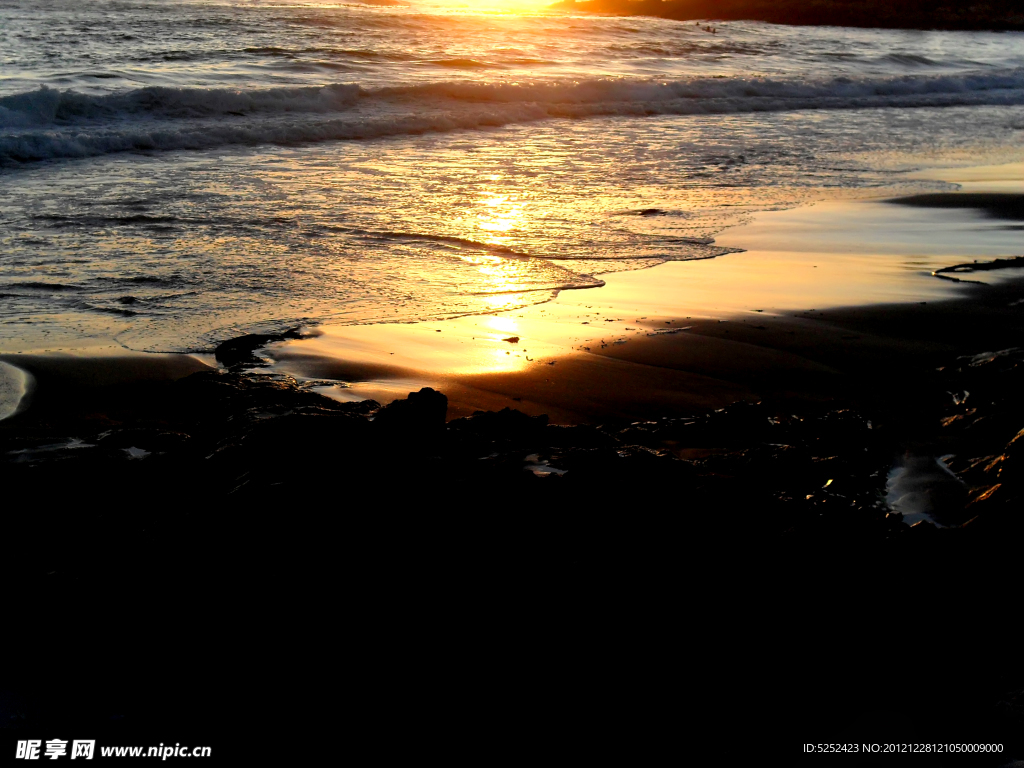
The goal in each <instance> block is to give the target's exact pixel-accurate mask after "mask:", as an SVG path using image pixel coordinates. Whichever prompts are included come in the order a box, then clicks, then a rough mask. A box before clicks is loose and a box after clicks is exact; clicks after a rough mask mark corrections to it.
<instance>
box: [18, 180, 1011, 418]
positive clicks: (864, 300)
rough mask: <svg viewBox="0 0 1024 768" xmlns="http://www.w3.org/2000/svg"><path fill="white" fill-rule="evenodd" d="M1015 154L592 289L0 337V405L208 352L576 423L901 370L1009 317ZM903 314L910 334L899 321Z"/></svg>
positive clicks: (384, 394) (333, 388) (795, 212)
mask: <svg viewBox="0 0 1024 768" xmlns="http://www.w3.org/2000/svg"><path fill="white" fill-rule="evenodd" d="M1022 172H1024V164H1021V163H1014V164H1009V165H1007V166H991V167H982V168H967V169H949V170H947V171H938V172H931V174H930V175H928V174H919V175H921V176H923V177H924V178H938V176H939V175H942V176H943V177H950V176H951V177H953V178H954V179H957V181H958V183H960V185H961V188H962V189H963V191H960V192H951V193H941V194H929V195H916V196H912V197H909V198H895V199H876V200H855V201H832V202H826V203H818V204H816V205H810V206H804V207H798V208H794V209H788V210H783V211H778V212H766V213H761V214H757V215H755V217H754V219H753V220H752V221H751V222H749V223H747V224H744V225H741V226H739V227H737V228H733V229H728V230H726V231H725V232H724V233H722V234H721V235H720V236H719V239H718V241H717V242H718V244H719V245H723V246H725V247H728V248H734V249H736V250H737V252H735V253H730V254H728V255H726V256H722V257H719V258H716V259H707V260H696V261H681V262H667V263H664V264H661V265H659V266H656V267H652V268H649V269H644V270H638V271H635V272H617V273H610V274H606V275H604V276H603V277H604V280H605V285H604V286H602V287H600V288H595V289H594V290H592V291H591V290H587V291H563V292H561V293H560V294H559V295H558V296H556V297H555V298H554V299H553V300H551V301H549V302H545V303H543V304H538V305H533V306H529V307H526V308H523V309H519V310H511V311H504V312H500V313H496V314H492V315H468V316H463V317H459V318H455V319H450V320H441V321H421V322H418V323H408V324H406V323H400V324H373V325H344V326H338V325H331V324H326V325H321V326H315V327H313V328H312V329H310V330H308V331H307V330H304V329H292V330H290V331H287V332H285V333H282V334H264V335H258V334H256V335H248V336H243V337H238V338H235V339H230V340H228V341H225V342H223V343H222V344H221V345H220V346H219V347H218V348H217V350H216V352H215V354H204V355H192V354H184V353H183V354H174V353H161V354H158V353H131V352H122V351H120V350H116V349H113V348H102V349H98V351H99V352H100V353H101V354H96V353H95V352H94V353H93V354H89V350H88V349H82V350H80V351H79V352H78V353H75V352H74V351H69V353H44V354H32V353H15V354H0V361H3V362H4V363H6V364H7V365H9V366H14V367H15V368H16V369H18V370H22V371H25V372H27V374H28V375H29V376H31V377H34V378H36V379H40V378H41V380H40V382H39V384H38V386H34V387H33V393H34V394H28V393H26V395H25V397H24V398H23V400H22V402H21V403H20V404H19V405H17V406H14V405H13V404H12V403H11V402H7V401H9V400H10V393H11V392H13V391H14V389H15V388H14V387H13V385H12V386H11V387H5V388H4V391H3V393H0V394H7V395H8V397H7V401H5V403H4V404H0V405H3V406H4V408H5V410H6V411H7V412H9V413H10V412H12V411H13V410H14V408H15V407H16V408H17V409H18V410H19V412H21V411H24V410H25V408H26V407H28V406H30V405H31V403H32V402H34V399H33V398H38V401H39V402H40V403H51V404H53V407H57V409H58V411H60V412H62V413H65V414H67V413H70V412H71V411H74V410H75V408H74V407H71V408H70V410H69V407H68V406H69V402H70V401H78V402H79V403H80V404H81V406H80V407H79V410H83V409H84V410H88V407H87V405H86V403H87V402H88V401H89V400H91V399H94V398H96V397H98V396H101V395H100V394H99V393H101V392H102V391H103V389H104V387H105V386H107V385H111V386H114V385H116V386H115V389H119V390H125V391H127V390H128V389H130V388H131V384H132V382H133V380H136V381H137V383H138V384H139V385H140V386H143V387H144V386H145V385H146V384H147V383H148V382H154V381H156V382H159V381H168V380H173V379H174V378H178V377H180V376H183V375H187V374H189V373H193V372H196V371H199V370H204V369H208V368H210V367H219V368H221V369H229V370H246V369H249V370H252V371H254V372H258V373H260V372H261V373H267V374H271V375H278V376H285V377H293V378H295V379H296V380H297V381H298V382H299V383H300V384H301V385H302V386H304V387H307V388H311V389H313V390H314V391H317V392H319V393H320V394H324V395H326V396H328V397H331V398H333V399H335V400H338V401H340V402H357V401H360V400H365V399H373V400H378V401H380V402H382V403H385V404H386V403H387V402H390V401H392V400H395V399H398V398H401V397H404V396H405V395H406V394H407V393H408V392H410V391H415V390H418V389H420V388H422V387H424V386H429V387H432V388H435V389H439V390H442V391H444V392H446V394H447V395H448V396H449V400H450V408H449V417H450V418H453V419H454V418H459V417H462V416H468V415H470V414H472V413H473V412H474V411H477V410H500V409H501V408H504V407H513V408H516V409H518V410H521V411H523V412H525V413H528V414H531V415H540V414H541V413H544V414H547V415H548V416H549V417H550V418H551V419H552V420H553V422H555V423H564V424H572V423H585V422H594V421H601V420H602V419H605V418H633V419H637V418H650V417H656V416H662V415H668V416H678V415H686V414H695V413H698V412H703V411H707V410H713V409H715V408H720V407H723V406H725V405H728V404H730V403H732V402H737V401H751V402H753V401H757V400H759V399H762V398H765V397H767V398H769V399H779V400H786V399H790V400H793V401H795V402H800V401H808V402H813V401H815V400H822V399H826V400H827V399H830V398H836V397H840V398H842V397H849V396H850V394H849V393H850V391H851V389H854V388H853V387H851V386H850V385H849V381H850V380H851V379H850V375H851V374H850V372H849V371H848V370H846V371H844V363H849V362H850V361H853V360H856V361H858V362H857V365H858V366H861V367H863V366H868V367H872V366H873V367H878V365H879V364H882V365H887V366H890V367H891V368H892V370H893V371H898V370H902V369H904V368H906V367H907V366H908V364H910V363H911V361H913V365H917V366H921V365H925V364H928V361H932V362H933V361H934V359H936V356H938V355H941V354H943V353H946V354H948V353H951V352H953V351H954V350H959V351H960V352H962V353H964V354H967V353H972V354H973V353H976V352H980V351H985V350H981V349H974V348H973V346H972V345H980V346H985V345H987V344H988V345H991V344H993V343H995V338H996V337H999V338H1004V339H1009V338H1011V337H1013V334H1014V333H1016V332H1017V328H1018V325H1017V323H1018V314H1019V313H1018V312H1016V311H1015V310H1014V309H1013V306H1015V305H1014V304H1013V302H1014V301H1017V300H1018V299H1020V296H1018V295H1017V294H1018V293H1020V294H1021V295H1022V296H1024V292H1022V291H1021V289H1020V288H1019V287H1018V285H1019V284H1024V264H1021V263H1019V262H1018V261H1017V260H1016V258H1017V254H1016V253H1015V251H1014V246H1016V245H1017V242H1016V240H1015V237H1016V230H1017V229H1018V227H1017V225H1015V224H1013V222H1015V221H1018V220H1022V219H1024V194H1021V192H1020V191H1019V190H1020V188H1021V182H1020V178H1021V173H1022ZM1007 222H1009V223H1007ZM978 230H982V231H983V232H984V235H983V237H982V238H980V244H979V238H978V237H977V232H978ZM851 243H852V245H851ZM918 253H928V254H929V255H927V256H918V255H917V254H918ZM970 256H976V257H979V258H977V259H974V262H971V261H967V259H968V258H969V257H970ZM1006 257H1009V258H1006ZM974 263H978V266H977V267H974ZM990 267H998V268H999V269H990ZM968 269H969V270H971V271H970V272H969V273H966V272H965V271H964V270H968ZM954 275H955V276H954ZM974 283H985V284H984V285H975V284H974ZM1000 302H1001V303H1002V304H1005V305H1006V307H1003V308H1002V309H1001V308H1000V307H999V306H997V305H999V304H1000ZM830 307H831V308H830ZM924 307H927V309H922V308H924ZM1002 310H1005V311H1002ZM684 313H685V314H684ZM969 315H970V316H972V317H973V318H974V320H973V321H972V322H977V323H980V324H983V325H984V326H985V327H987V328H989V329H992V330H990V331H989V336H990V337H991V338H989V339H985V338H978V339H970V338H968V337H967V336H964V335H963V334H959V332H958V326H957V323H956V321H955V320H954V318H956V317H962V318H966V317H967V316H969ZM903 324H909V325H912V326H913V327H914V330H913V334H912V335H911V336H907V335H906V334H903V335H901V333H900V332H898V331H894V329H896V328H898V327H899V326H900V325H903ZM929 324H931V325H932V326H933V327H932V328H931V329H929V328H928V326H929ZM939 329H941V330H939ZM1007 329H1012V330H1009V331H1008V330H1007ZM997 346H998V344H997ZM857 378H858V377H857V376H853V380H856V379H857ZM37 390H38V391H37ZM76 391H77V394H76ZM133 397H135V396H134V395H132V396H130V397H129V399H132V398H133ZM142 397H145V396H144V395H143V396H142ZM61 400H63V402H60V401H61ZM58 402H60V405H57V403H58ZM48 407H49V406H48ZM0 423H2V422H0Z"/></svg>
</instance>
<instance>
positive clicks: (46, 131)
mask: <svg viewBox="0 0 1024 768" xmlns="http://www.w3.org/2000/svg"><path fill="white" fill-rule="evenodd" d="M1020 104H1024V69H1019V68H1018V69H1012V70H1004V71H1002V72H999V73H993V72H986V73H973V74H959V75H941V76H939V75H936V76H902V77H882V78H851V77H836V78H831V79H822V80H806V79H790V80H786V79H770V78H745V77H713V78H688V79H682V80H674V81H661V80H638V79H592V80H582V81H574V82H564V81H551V82H539V83H526V84H517V83H493V84H488V83H472V82H435V83H428V84H423V85H412V86H394V87H384V88H375V89H367V88H363V87H361V86H360V85H358V84H352V83H334V84H330V85H325V86H306V87H289V88H265V89H251V90H231V89H202V88H166V87H147V88H139V89H135V90H130V91H125V92H120V93H113V94H106V95H98V96H96V95H87V94H82V93H79V92H76V91H73V90H66V91H62V90H56V89H50V88H40V89H38V90H35V91H29V92H26V93H20V94H15V95H13V96H6V97H3V98H0V165H11V164H14V163H21V162H27V161H34V160H45V159H51V158H65V157H67V158H70V157H86V156H94V155H102V154H108V153H112V152H123V151H132V150H147V151H161V150H182V149H193V150H197V149H209V148H213V147H218V146H224V145H231V144H242V145H255V144H268V143H269V144H301V143H306V142H316V141H338V140H353V139H373V138H380V137H386V136H395V135H414V134H421V133H427V132H449V131H454V130H462V129H477V128H485V127H497V126H504V125H511V124H516V123H526V122H532V121H537V120H546V119H553V118H555V119H557V118H587V117H601V116H626V117H641V116H645V115H701V114H731V113H744V112H779V111H788V110H842V109H863V108H913V107H946V106H964V105H1020Z"/></svg>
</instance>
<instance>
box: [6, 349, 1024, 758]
mask: <svg viewBox="0 0 1024 768" xmlns="http://www.w3.org/2000/svg"><path fill="white" fill-rule="evenodd" d="M1022 384H1024V364H1022V355H1021V353H1020V352H1019V351H1013V350H1010V351H1002V352H999V353H987V354H983V355H979V356H976V357H971V358H963V359H959V360H957V361H953V362H952V364H951V365H949V366H947V367H946V368H945V369H944V370H942V371H940V372H939V386H938V388H936V389H934V391H932V390H929V391H922V393H921V402H920V405H919V407H918V408H911V409H907V408H906V407H905V406H901V408H900V409H899V410H891V411H886V410H885V409H884V408H880V409H878V411H877V412H872V413H862V412H857V411H854V410H851V409H848V408H839V407H835V406H834V405H822V406H819V407H816V408H812V407H807V408H805V409H804V410H803V412H801V413H797V414H794V413H789V412H780V411H779V410H778V409H776V408H773V407H772V406H771V405H769V404H764V403H761V404H737V405H735V406H732V407H730V408H726V409H723V410H721V411H716V412H714V413H707V414H695V415H694V416H692V417H690V418H679V419H662V420H658V421H652V422H643V423H634V424H604V425H600V426H572V427H564V426H555V425H551V424H548V423H547V419H546V418H545V417H529V416H526V415H525V414H522V413H520V412H518V411H514V410H508V409H506V410H504V411H501V412H497V413H493V412H492V413H477V414H475V415H474V416H472V417H470V418H465V419H458V420H455V421H452V422H448V423H447V424H446V422H445V412H446V407H447V400H446V398H445V397H444V395H443V394H441V393H438V392H434V391H433V390H430V389H424V390H421V391H420V392H418V393H412V394H410V396H409V398H408V399H406V400H401V401H397V402H395V403H392V404H391V405H388V406H386V407H381V406H380V405H379V404H378V403H375V402H372V401H367V402H358V403H339V402H336V401H333V400H330V399H327V398H324V397H321V396H319V395H317V394H315V393H313V392H310V391H307V390H305V389H303V388H302V387H300V386H299V385H297V384H296V383H295V382H294V381H291V380H288V379H281V378H273V377H267V376H255V375H251V374H244V373H198V374H194V375H192V376H189V377H187V378H184V379H181V380H179V381H177V382H174V383H173V384H167V385H166V386H165V387H164V388H163V389H162V390H160V393H159V397H155V398H152V399H151V401H150V402H149V403H148V404H147V405H146V406H145V407H140V408H139V409H138V410H137V412H135V413H134V415H133V416H132V417H131V418H126V417H125V416H124V414H120V415H119V416H118V418H116V419H112V418H110V417H104V416H103V415H102V414H91V415H90V416H89V417H88V418H82V419H79V420H77V421H74V422H67V421H64V422H59V423H54V422H52V421H47V420H46V419H44V418H39V417H33V414H32V411H31V409H30V410H29V411H28V412H26V413H24V414H22V415H20V416H17V417H15V418H14V419H12V420H9V421H8V422H4V423H3V425H2V427H0V472H2V482H3V488H4V489H5V505H4V511H3V514H4V526H5V542H6V544H5V558H4V561H3V575H4V585H5V593H6V595H7V596H8V605H9V612H10V615H11V617H12V619H15V618H16V619H17V623H16V624H15V625H13V628H12V630H11V631H10V632H9V635H10V636H11V639H12V643H13V645H12V650H11V651H10V654H9V658H11V659H16V660H18V661H17V667H16V669H18V670H20V671H18V672H16V673H15V674H14V675H13V677H12V682H11V683H9V686H8V689H7V694H5V695H6V696H7V699H6V701H7V702H8V703H7V704H5V705H4V706H5V707H6V709H4V712H3V714H4V716H5V717H6V718H7V719H6V721H5V722H6V723H7V724H8V726H10V727H12V728H16V729H17V728H21V729H22V730H24V729H25V728H28V729H31V728H33V727H41V724H47V727H50V725H51V724H53V725H54V727H57V726H58V725H60V724H61V723H69V724H78V725H79V726H81V725H82V724H83V723H84V724H85V725H86V726H89V727H93V728H96V729H102V730H104V732H107V731H111V732H113V733H119V732H126V730H125V729H128V730H131V729H136V730H138V729H142V730H146V731H147V732H153V731H154V729H155V730H160V729H161V728H166V725H167V724H168V723H173V724H175V728H178V729H185V730H189V729H191V730H190V732H192V731H196V730H198V731H199V732H201V733H206V734H211V733H212V734H214V735H216V734H218V733H219V734H224V733H226V732H228V731H231V732H235V731H238V732H249V731H251V730H252V729H253V728H254V727H255V724H257V723H260V722H271V723H274V724H276V726H275V727H279V728H281V729H284V730H286V731H287V730H288V729H293V728H305V727H309V728H312V727H314V725H315V724H316V723H319V722H320V720H321V719H322V718H329V717H330V716H333V715H332V713H334V712H335V711H336V708H337V707H341V706H344V707H345V708H346V709H349V708H355V709H356V710H358V715H353V717H354V720H353V722H357V721H358V722H360V723H362V724H363V727H366V728H370V729H373V728H378V727H383V724H385V723H398V722H401V723H404V724H408V723H418V724H419V725H424V727H425V724H426V723H428V722H433V717H434V716H435V715H439V716H440V715H444V716H445V717H452V718H468V720H465V722H470V721H472V722H473V723H475V725H474V727H476V728H484V729H486V728H489V727H497V725H499V724H500V722H506V723H507V722H511V721H510V720H509V718H513V720H515V722H519V720H516V718H524V717H525V718H526V720H529V721H531V722H534V726H533V727H535V728H537V729H541V730H543V728H544V727H547V726H545V725H543V722H547V719H548V718H552V717H558V716H560V717H562V718H563V722H564V723H566V724H570V723H571V724H575V725H579V724H580V723H587V722H589V723H598V722H601V721H602V719H603V718H607V717H612V718H613V719H617V721H618V722H619V723H620V725H623V727H624V724H625V723H627V722H628V721H630V720H631V719H632V718H633V717H634V716H635V717H638V718H640V717H641V714H642V719H644V721H645V722H647V723H648V724H653V725H651V727H656V728H661V727H665V728H668V727H670V724H671V722H673V721H674V718H675V717H676V714H677V705H673V704H665V703H664V699H663V696H664V695H665V694H666V688H668V689H671V690H672V691H674V692H675V693H674V694H673V695H674V696H675V697H676V699H677V701H683V702H685V703H686V706H687V707H692V708H694V709H695V711H696V712H698V713H699V714H696V715H694V716H693V717H695V718H696V720H697V721H701V718H704V719H708V718H710V719H711V720H716V719H717V718H720V717H721V718H730V719H732V721H736V720H735V718H740V720H739V721H736V722H741V723H742V724H743V725H742V728H743V729H744V730H745V732H750V733H752V732H755V731H756V732H758V733H761V732H762V731H763V732H767V733H770V734H772V735H773V738H774V737H777V738H780V739H782V741H784V742H786V744H788V741H786V740H787V739H788V740H792V739H798V740H803V741H820V740H822V739H823V738H825V737H826V735H828V736H829V737H831V736H835V737H837V738H838V737H839V736H841V735H844V734H845V735H849V736H854V735H856V736H857V737H858V738H868V737H869V736H870V737H871V738H882V737H883V736H884V737H886V738H890V737H891V738H900V739H903V740H906V739H908V738H910V737H911V732H913V734H917V735H923V734H924V733H925V732H927V733H928V735H929V738H935V737H937V736H941V735H943V734H944V735H945V736H947V737H948V738H957V739H960V738H967V737H968V736H969V735H971V736H973V735H974V734H975V733H976V732H977V735H978V736H979V737H981V736H986V737H991V738H996V737H998V738H1000V739H1004V740H1005V739H1010V738H1011V736H1010V735H1008V734H1011V735H1012V734H1013V733H1018V732H1021V731H1019V730H1018V729H1019V728H1021V726H1022V724H1024V721H1021V719H1020V707H1019V705H1018V704H1017V703H1015V702H1019V700H1020V697H1021V695H1022V694H1021V690H1022V689H1024V678H1022V675H1021V664H1020V659H1019V651H1018V648H1017V639H1016V638H1017V637H1018V635H1017V630H1016V615H1017V613H1018V610H1019V607H1018V602H1019V597H1018V595H1017V590H1018V587H1019V583H1020V581H1019V574H1020V572H1019V562H1020V554H1019V553H1020V544H1021V518H1022V512H1024V509H1022V486H1021V465H1022V464H1024V454H1022V452H1024V437H1021V434H1022V430H1024V400H1022V398H1021V396H1020V393H1021V392H1022V391H1024V387H1022ZM908 452H909V453H910V454H913V455H915V456H926V457H936V456H944V457H945V464H946V465H948V468H949V469H950V470H951V471H952V472H953V473H955V474H956V477H957V480H956V482H955V483H953V485H952V486H950V488H952V490H951V491H950V492H949V493H948V494H945V495H946V497H947V498H946V499H945V501H944V503H942V504H938V505H936V506H935V510H934V516H933V519H934V520H935V522H936V523H938V524H939V525H938V526H937V525H934V524H932V523H930V522H927V521H926V522H920V523H917V524H916V525H914V526H910V525H908V524H907V522H906V521H905V520H904V519H903V518H902V517H901V515H900V514H899V513H898V512H897V511H896V510H894V509H892V508H891V507H890V506H889V504H888V503H887V500H886V482H887V477H888V475H889V473H890V472H891V470H892V469H893V468H894V467H896V466H898V465H899V464H900V463H901V462H902V461H903V460H904V457H905V456H906V455H907V454H908ZM943 493H945V492H943ZM76 670H77V671H80V670H88V674H89V675H90V678H91V679H92V680H93V681H95V685H93V686H92V687H89V688H85V689H80V688H74V687H70V686H62V681H64V680H66V679H69V678H70V677H71V676H74V675H75V674H76V673H77V672H76ZM156 680H159V681H164V682H162V683H159V684H158V683H155V682H154V681H156ZM325 689H330V690H332V691H339V693H337V694H335V695H337V696H341V697H342V698H344V699H345V701H344V702H343V703H339V702H337V701H335V702H334V703H333V704H332V703H330V702H328V703H324V699H323V694H324V690H325ZM439 691H440V692H444V695H443V696H441V694H440V693H439ZM451 697H454V699H452V698H451ZM624 697H625V699H628V700H630V701H633V702H635V703H634V704H633V705H631V707H630V708H628V709H626V710H623V709H622V706H621V702H622V701H623V700H624ZM441 699H443V703H442V701H441ZM474 702H476V703H474ZM559 702H561V703H559ZM484 704H486V706H484ZM678 706H681V705H678ZM487 707H491V708H492V709H491V710H488V709H487ZM488 711H491V712H493V713H500V716H499V715H498V714H495V715H494V717H493V718H491V717H490V716H487V715H486V714H485V713H486V712H488ZM559 713H561V714H559ZM538 718H539V720H538ZM409 727H411V726H409ZM566 727H568V725H566ZM118 729H121V730H120V731H119V730H118ZM232 729H234V730H232ZM900 729H903V730H902V731H901V730H900ZM908 729H909V730H908ZM915 729H917V730H915ZM385 730H386V728H385ZM936 730H937V731H938V733H935V732H934V731H936ZM800 734H803V735H800ZM435 735H436V731H435ZM805 737H806V738H805ZM168 738H170V739H177V738H178V737H177V736H176V735H174V734H171V735H167V734H161V738H160V739H159V740H167V739H168ZM453 738H454V737H453ZM496 738H497V737H496ZM803 741H793V743H792V744H788V746H786V749H787V750H792V755H794V756H795V755H797V754H798V748H799V747H798V745H799V743H803ZM154 743H155V742H154ZM736 743H737V744H739V742H736ZM1008 743H1009V742H1008ZM1016 743H1017V744H1019V743H1020V742H1019V741H1018V742H1016ZM736 749H739V747H738V746H737V747H736ZM794 759H795V758H794ZM1004 762H1005V760H1004ZM995 764H999V763H995Z"/></svg>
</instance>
